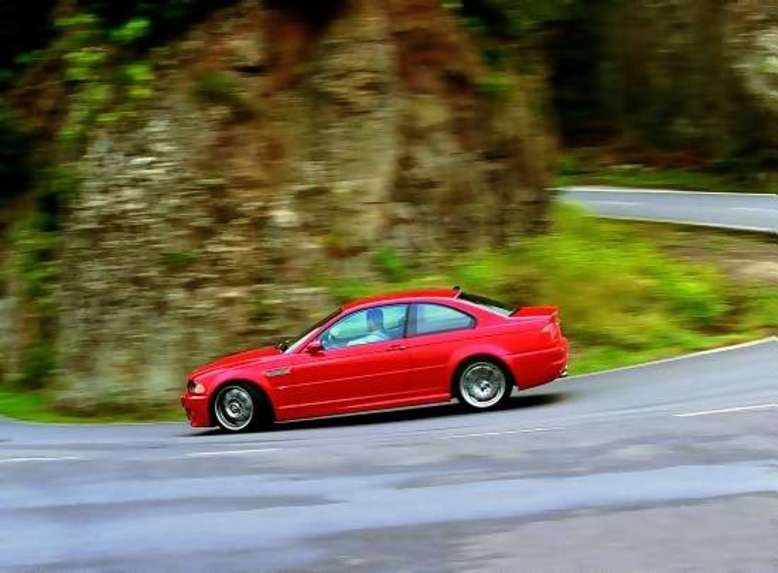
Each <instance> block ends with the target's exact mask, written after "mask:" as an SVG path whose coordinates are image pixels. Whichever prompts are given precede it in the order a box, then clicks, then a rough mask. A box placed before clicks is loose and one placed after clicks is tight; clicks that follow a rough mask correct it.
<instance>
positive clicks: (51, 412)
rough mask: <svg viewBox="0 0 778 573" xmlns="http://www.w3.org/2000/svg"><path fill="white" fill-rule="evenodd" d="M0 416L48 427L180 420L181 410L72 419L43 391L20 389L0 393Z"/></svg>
mask: <svg viewBox="0 0 778 573" xmlns="http://www.w3.org/2000/svg"><path fill="white" fill-rule="evenodd" d="M0 416H5V417H7V418H13V419H15V420H23V421H27V422H45V423H50V424H73V423H84V422H89V423H94V424H108V423H131V422H148V421H177V422H178V421H181V419H182V414H181V410H180V409H179V408H177V407H175V408H174V407H172V406H171V408H170V410H158V411H147V412H136V413H126V414H115V413H114V414H111V415H110V416H90V417H89V418H85V417H83V416H75V415H71V414H65V413H62V412H60V411H58V410H57V409H56V408H55V406H54V404H53V401H52V400H51V399H50V398H49V396H48V395H47V394H46V393H45V392H40V391H39V392H25V391H21V390H10V389H3V390H0Z"/></svg>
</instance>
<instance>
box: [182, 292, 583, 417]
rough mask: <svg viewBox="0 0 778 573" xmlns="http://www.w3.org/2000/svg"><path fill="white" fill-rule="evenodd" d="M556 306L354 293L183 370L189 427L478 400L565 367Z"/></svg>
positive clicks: (461, 296) (490, 400)
mask: <svg viewBox="0 0 778 573" xmlns="http://www.w3.org/2000/svg"><path fill="white" fill-rule="evenodd" d="M567 354H568V349H567V339H566V338H565V337H564V336H563V335H562V331H561V327H560V323H559V313H558V310H557V308H556V307H551V306H549V307H525V308H520V309H516V308H512V307H510V306H508V305H505V304H503V303H500V302H497V301H494V300H491V299H488V298H486V297H481V296H477V295H474V294H470V293H466V292H464V291H462V290H461V289H459V288H457V287H455V288H453V289H448V290H426V291H414V292H404V293H395V294H389V295H383V296H376V297H371V298H365V299H360V300H356V301H354V302H351V303H349V304H346V305H344V306H343V307H341V308H338V309H337V310H336V311H335V312H333V313H332V314H330V315H329V316H327V317H326V318H324V319H323V320H321V321H319V322H317V323H316V324H315V325H313V326H311V327H310V328H309V329H307V330H306V331H305V332H304V333H303V334H301V335H300V336H299V337H297V338H296V339H293V340H291V341H288V342H286V343H282V344H279V345H278V346H276V347H269V348H258V349H255V350H249V351H246V352H240V353H238V354H232V355H230V356H226V357H224V358H221V359H218V360H216V361H214V362H211V363H210V364H206V365H205V366H203V367H201V368H198V369H197V370H195V371H194V372H192V373H191V374H189V380H188V383H187V387H186V391H185V393H184V395H183V396H182V397H181V404H182V405H183V407H184V409H185V410H186V415H187V417H188V419H189V421H190V423H191V425H192V426H194V427H208V426H216V425H218V426H220V427H221V428H222V429H224V430H225V431H229V432H240V431H244V430H248V429H252V428H259V427H263V426H268V425H270V424H272V423H273V422H275V421H286V420H293V419H298V418H312V417H318V416H328V415H334V414H346V413H353V412H364V411H369V410H384V409H388V408H398V407H404V406H414V405H421V404H433V403H441V402H448V401H450V400H451V399H452V398H457V399H458V400H459V402H460V403H462V404H463V405H464V406H466V407H467V408H470V409H473V410H488V409H490V408H496V407H499V406H500V405H502V404H504V403H505V402H506V401H507V400H508V398H509V397H510V395H511V392H512V391H513V388H514V386H515V387H516V388H518V389H519V390H525V389H527V388H533V387H535V386H539V385H541V384H546V383H548V382H551V381H553V380H555V379H557V378H559V377H562V376H565V375H566V374H567Z"/></svg>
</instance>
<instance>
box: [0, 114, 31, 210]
mask: <svg viewBox="0 0 778 573" xmlns="http://www.w3.org/2000/svg"><path fill="white" fill-rule="evenodd" d="M29 151H30V139H29V136H28V135H27V134H26V133H25V131H24V130H23V129H21V128H20V127H19V126H18V124H17V123H16V121H14V117H13V114H12V112H11V110H10V109H9V108H8V106H6V105H5V104H4V103H3V101H2V100H0V206H2V204H3V203H4V202H6V201H7V200H8V199H9V198H11V197H13V196H15V195H18V194H19V193H21V192H22V191H24V190H25V189H26V187H27V185H28V183H29V179H30V166H29V159H28V153H29Z"/></svg>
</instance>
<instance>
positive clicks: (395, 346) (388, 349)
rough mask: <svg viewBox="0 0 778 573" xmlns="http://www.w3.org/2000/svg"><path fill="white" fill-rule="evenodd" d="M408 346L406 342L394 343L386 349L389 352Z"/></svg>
mask: <svg viewBox="0 0 778 573" xmlns="http://www.w3.org/2000/svg"><path fill="white" fill-rule="evenodd" d="M406 348H408V347H407V346H405V345H404V344H393V345H392V346H390V347H389V348H387V349H386V351H387V352H398V351H399V350H405V349H406Z"/></svg>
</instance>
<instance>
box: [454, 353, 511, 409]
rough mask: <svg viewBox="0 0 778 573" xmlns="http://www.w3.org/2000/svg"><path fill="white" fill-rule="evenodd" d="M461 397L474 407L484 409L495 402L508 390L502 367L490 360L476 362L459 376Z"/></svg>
mask: <svg viewBox="0 0 778 573" xmlns="http://www.w3.org/2000/svg"><path fill="white" fill-rule="evenodd" d="M460 389H461V395H462V398H463V399H464V400H465V401H466V402H467V403H468V404H469V405H470V406H473V407H474V408H478V409H484V408H489V407H491V406H494V405H495V404H497V403H498V402H499V401H500V400H502V398H503V397H504V396H505V393H506V392H507V391H508V388H507V382H506V379H505V375H504V374H503V371H502V369H501V368H500V367H499V366H497V365H495V364H493V363H491V362H476V363H474V364H471V365H470V366H468V367H467V369H466V370H465V371H464V372H463V373H462V376H461V377H460Z"/></svg>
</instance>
